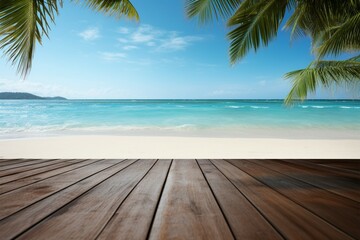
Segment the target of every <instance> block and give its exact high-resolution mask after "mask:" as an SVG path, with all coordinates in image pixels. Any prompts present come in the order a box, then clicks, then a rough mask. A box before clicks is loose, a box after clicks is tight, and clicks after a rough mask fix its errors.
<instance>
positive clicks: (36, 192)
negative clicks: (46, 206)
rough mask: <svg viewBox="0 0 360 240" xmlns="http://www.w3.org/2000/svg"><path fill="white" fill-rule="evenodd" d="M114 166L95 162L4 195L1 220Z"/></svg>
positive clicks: (0, 202)
mask: <svg viewBox="0 0 360 240" xmlns="http://www.w3.org/2000/svg"><path fill="white" fill-rule="evenodd" d="M112 165H114V162H110V161H106V162H104V161H100V162H95V163H94V164H91V165H87V166H84V167H82V168H78V169H75V170H73V171H70V172H67V173H64V174H60V175H57V176H54V177H51V178H48V179H46V181H40V182H37V183H34V184H31V185H28V186H26V187H23V188H20V189H17V190H14V191H11V192H8V193H5V194H2V195H0V206H2V207H1V208H0V220H1V219H3V218H5V217H8V216H10V215H11V214H14V213H16V212H17V211H20V210H21V209H23V208H25V207H26V206H28V205H30V204H33V203H35V202H37V201H40V200H41V199H44V198H45V197H48V196H50V195H51V194H54V193H56V192H58V191H60V190H62V189H64V188H66V187H69V186H70V185H72V184H75V183H77V182H79V181H81V180H82V179H85V178H87V177H89V176H91V175H93V174H96V173H97V172H99V171H102V170H104V169H106V168H108V167H110V166H112ZM19 196H21V197H19Z"/></svg>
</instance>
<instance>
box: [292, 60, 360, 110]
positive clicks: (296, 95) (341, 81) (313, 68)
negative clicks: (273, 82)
mask: <svg viewBox="0 0 360 240" xmlns="http://www.w3.org/2000/svg"><path fill="white" fill-rule="evenodd" d="M359 60H360V55H359V56H357V57H355V58H351V59H349V60H346V61H316V62H313V63H311V64H310V65H309V67H307V68H305V69H301V70H297V71H293V72H289V73H287V74H286V75H285V78H287V79H292V83H293V85H292V89H291V91H290V93H289V94H288V96H287V97H286V99H285V103H286V104H290V103H292V102H293V101H294V100H304V99H306V97H307V95H308V93H311V92H315V90H316V88H317V87H318V86H323V87H327V88H328V87H330V86H332V85H334V84H336V85H346V84H358V83H360V62H359Z"/></svg>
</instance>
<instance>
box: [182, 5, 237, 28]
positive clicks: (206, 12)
mask: <svg viewBox="0 0 360 240" xmlns="http://www.w3.org/2000/svg"><path fill="white" fill-rule="evenodd" d="M240 3H241V0H186V4H185V8H186V13H187V16H188V17H190V18H192V17H195V16H198V18H199V21H200V23H204V22H206V21H210V20H212V19H213V17H215V18H216V20H218V19H219V18H223V19H226V18H228V17H230V16H231V14H233V13H234V11H235V10H236V9H237V8H238V6H239V5H240Z"/></svg>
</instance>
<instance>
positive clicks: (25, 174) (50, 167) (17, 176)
mask: <svg viewBox="0 0 360 240" xmlns="http://www.w3.org/2000/svg"><path fill="white" fill-rule="evenodd" d="M83 161H85V160H79V161H76V162H83ZM76 162H74V161H64V160H59V161H58V162H56V163H55V164H52V165H48V166H45V167H42V168H35V169H32V170H29V171H25V172H20V173H16V174H12V175H8V176H5V177H0V185H1V184H4V183H8V182H11V181H16V180H19V179H22V178H25V177H29V176H33V175H36V174H40V173H44V172H48V171H51V170H54V169H57V168H61V167H65V166H68V165H71V164H75V163H76Z"/></svg>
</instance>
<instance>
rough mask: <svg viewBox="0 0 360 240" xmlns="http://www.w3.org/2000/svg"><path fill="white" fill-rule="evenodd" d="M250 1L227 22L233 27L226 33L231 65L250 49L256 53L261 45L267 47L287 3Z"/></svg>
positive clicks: (275, 32) (284, 0)
mask: <svg viewBox="0 0 360 240" xmlns="http://www.w3.org/2000/svg"><path fill="white" fill-rule="evenodd" d="M250 1H251V3H249V2H250ZM250 1H244V2H243V3H242V4H241V5H240V7H239V9H238V10H237V11H236V13H235V14H234V15H233V16H232V17H231V18H230V20H229V22H228V25H229V26H231V27H235V29H234V30H232V31H230V32H229V33H228V38H229V39H230V41H231V43H230V60H231V63H235V62H236V61H237V60H238V59H241V58H243V57H244V56H245V55H246V54H247V53H248V51H249V50H250V49H254V51H255V52H256V51H257V49H258V48H259V47H260V46H261V45H263V46H267V45H268V43H269V42H270V40H272V39H273V38H274V37H275V36H276V35H277V31H278V29H279V26H280V23H281V21H282V20H283V18H284V15H285V11H286V8H287V5H288V3H289V1H288V0H261V1H256V3H254V4H253V3H252V2H253V0H250Z"/></svg>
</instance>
